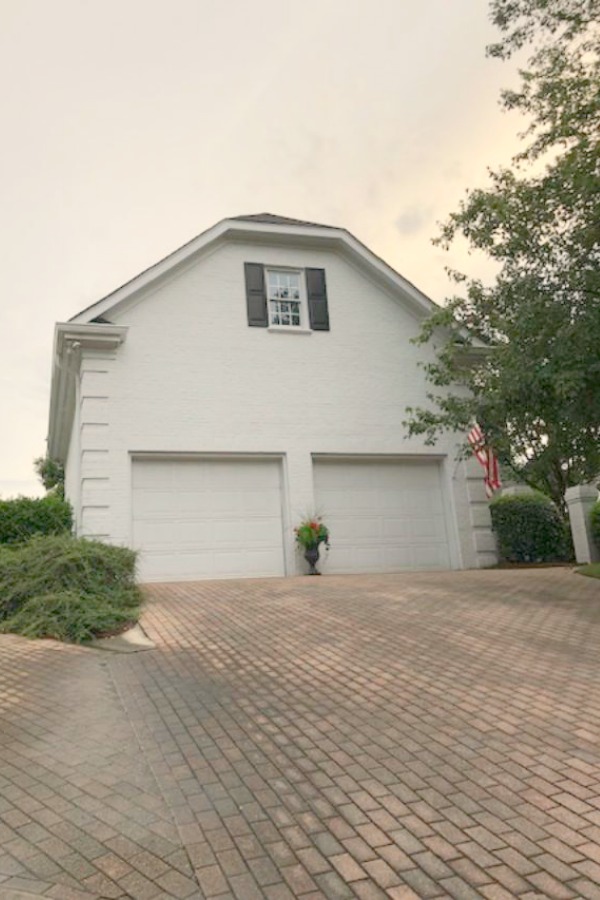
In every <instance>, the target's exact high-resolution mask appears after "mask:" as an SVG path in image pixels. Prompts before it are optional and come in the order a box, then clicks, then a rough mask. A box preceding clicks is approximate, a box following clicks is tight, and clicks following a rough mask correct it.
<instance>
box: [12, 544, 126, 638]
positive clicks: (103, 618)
mask: <svg viewBox="0 0 600 900" xmlns="http://www.w3.org/2000/svg"><path fill="white" fill-rule="evenodd" d="M135 560H136V554H135V552H134V551H133V550H128V549H126V548H125V547H114V546H112V545H110V544H102V543H100V542H99V541H88V540H86V539H85V538H79V539H77V538H73V537H70V536H66V535H62V536H48V537H45V536H38V537H33V538H32V539H31V540H30V541H28V542H27V543H23V544H15V545H11V546H5V547H0V631H5V632H6V631H11V632H15V633H17V634H23V635H26V636H28V637H52V638H57V639H58V640H64V641H71V642H73V643H82V642H83V641H87V640H89V639H91V638H93V637H94V636H95V635H97V634H103V633H105V632H111V631H115V630H118V629H119V628H120V627H121V626H123V625H124V624H126V623H127V622H135V621H137V619H138V616H139V608H140V602H141V595H140V592H139V589H138V588H137V586H136V583H135Z"/></svg>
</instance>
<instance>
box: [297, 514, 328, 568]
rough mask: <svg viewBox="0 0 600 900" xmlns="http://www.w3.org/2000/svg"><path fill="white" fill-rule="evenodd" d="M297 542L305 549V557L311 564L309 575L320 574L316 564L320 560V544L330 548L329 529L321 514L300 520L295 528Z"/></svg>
mask: <svg viewBox="0 0 600 900" xmlns="http://www.w3.org/2000/svg"><path fill="white" fill-rule="evenodd" d="M294 534H295V535H296V543H297V544H298V546H299V547H302V548H303V550H304V559H305V560H306V561H307V563H308V564H309V566H310V572H309V573H308V574H309V575H320V574H321V573H320V572H318V571H317V568H316V565H317V562H318V561H319V546H320V545H321V544H325V546H326V548H327V549H328V550H329V529H328V528H327V526H326V525H324V524H323V522H322V520H321V517H320V516H313V517H312V518H309V519H304V521H303V522H300V524H299V525H298V527H297V528H294Z"/></svg>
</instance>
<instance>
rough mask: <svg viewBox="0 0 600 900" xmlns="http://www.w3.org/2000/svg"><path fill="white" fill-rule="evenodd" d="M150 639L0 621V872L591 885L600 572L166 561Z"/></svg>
mask: <svg viewBox="0 0 600 900" xmlns="http://www.w3.org/2000/svg"><path fill="white" fill-rule="evenodd" d="M147 594H148V597H149V603H148V606H147V609H146V613H145V616H144V619H143V624H144V627H145V629H146V631H147V632H148V634H149V636H150V637H151V638H152V639H153V640H154V641H155V642H156V645H157V646H156V649H155V650H152V651H148V652H144V653H139V654H127V655H122V656H116V655H112V654H106V653H103V652H102V651H99V650H90V649H80V648H75V647H67V646H62V645H58V644H56V643H54V642H50V641H41V642H29V641H25V640H23V639H20V638H16V637H12V636H6V637H0V687H1V688H2V693H1V700H0V704H1V715H2V719H1V729H0V763H1V765H0V882H1V883H0V897H1V896H2V890H3V889H11V890H13V891H16V890H22V891H29V892H31V893H33V894H44V895H45V896H50V897H54V898H57V900H63V898H64V900H76V898H84V897H86V898H88V900H89V898H91V897H96V898H98V897H102V898H108V897H111V898H121V897H131V898H139V900H159V898H166V897H170V898H183V900H185V898H221V900H225V898H240V900H253V898H267V900H290V898H294V897H302V898H304V900H316V898H332V900H335V898H352V897H357V898H363V900H375V898H386V897H389V898H393V900H400V898H415V897H417V898H438V897H452V898H461V900H462V898H464V900H468V898H478V897H479V898H480V897H483V898H488V900H503V898H510V897H523V898H534V897H550V898H559V900H560V898H572V897H583V898H592V900H600V584H599V583H598V582H597V581H593V580H591V579H589V580H588V579H584V578H581V577H579V576H576V575H574V574H572V573H571V572H570V571H568V570H562V569H545V570H536V571H488V572H463V573H435V574H433V573H422V574H421V573H419V574H402V575H388V576H373V577H367V576H365V577H359V578H355V577H352V578H343V577H329V578H320V579H314V578H313V579H311V578H304V579H270V580H262V581H229V582H203V583H195V584H178V585H154V586H151V587H149V588H148V589H147Z"/></svg>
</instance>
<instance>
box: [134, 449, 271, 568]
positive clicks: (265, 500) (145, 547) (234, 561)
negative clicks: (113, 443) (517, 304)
mask: <svg viewBox="0 0 600 900" xmlns="http://www.w3.org/2000/svg"><path fill="white" fill-rule="evenodd" d="M133 545H134V547H135V548H136V549H139V550H140V560H139V577H140V580H141V581H192V580H195V579H202V578H242V577H262V576H268V575H283V574H284V571H285V570H284V559H283V531H282V521H281V467H280V464H279V462H278V461H277V460H270V459H261V460H251V459H243V460H242V459H232V458H229V459H224V458H221V459H135V460H134V462H133Z"/></svg>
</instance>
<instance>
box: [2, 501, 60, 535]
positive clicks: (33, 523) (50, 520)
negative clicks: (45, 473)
mask: <svg viewBox="0 0 600 900" xmlns="http://www.w3.org/2000/svg"><path fill="white" fill-rule="evenodd" d="M72 526H73V512H72V510H71V505H70V504H69V503H67V501H66V500H63V499H62V498H61V497H58V496H57V495H56V494H48V496H47V497H17V498H16V499H14V500H0V544H18V543H21V542H22V541H27V540H29V538H31V537H32V536H33V535H35V534H64V533H65V532H70V531H71V528H72Z"/></svg>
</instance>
